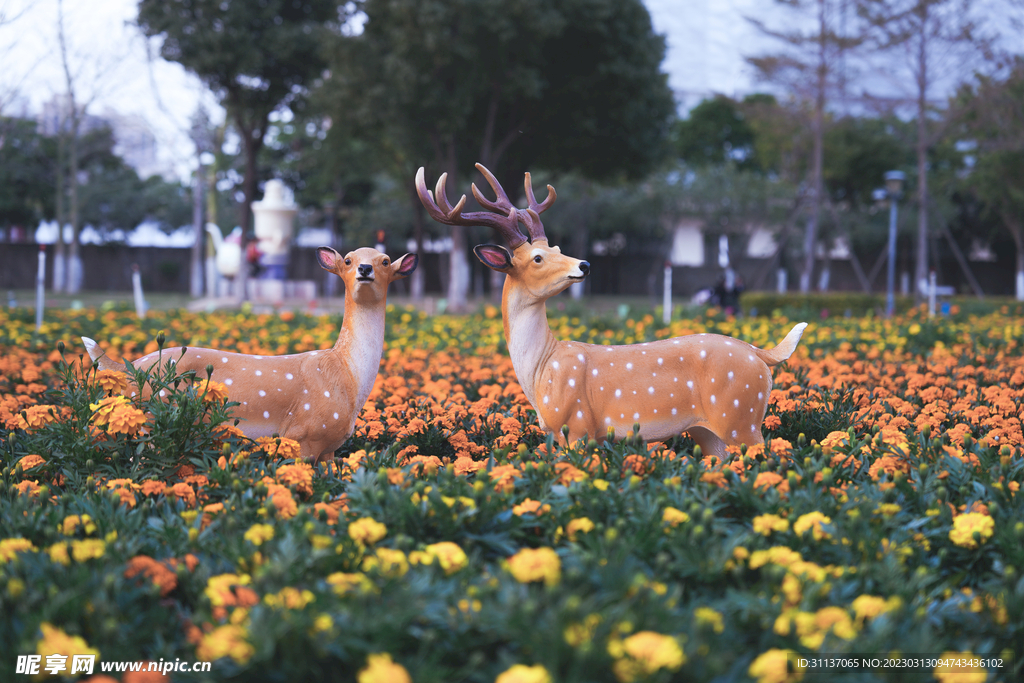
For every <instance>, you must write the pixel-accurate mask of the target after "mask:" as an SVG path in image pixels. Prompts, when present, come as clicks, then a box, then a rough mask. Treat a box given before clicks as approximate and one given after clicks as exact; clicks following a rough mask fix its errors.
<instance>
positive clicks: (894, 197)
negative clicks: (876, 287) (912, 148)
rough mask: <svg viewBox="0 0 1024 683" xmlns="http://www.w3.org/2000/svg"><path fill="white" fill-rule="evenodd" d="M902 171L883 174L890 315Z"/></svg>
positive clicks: (889, 312) (893, 305)
mask: <svg viewBox="0 0 1024 683" xmlns="http://www.w3.org/2000/svg"><path fill="white" fill-rule="evenodd" d="M905 179H906V175H905V174H904V173H903V171H887V172H886V174H885V194H886V196H887V197H888V198H889V264H888V266H889V267H888V277H887V278H886V289H885V315H886V316H887V317H890V318H891V317H892V314H893V313H894V312H895V310H896V297H895V295H894V293H893V290H894V288H895V286H896V217H897V214H898V209H897V208H896V204H897V202H898V201H899V198H900V197H901V196H902V195H903V181H904V180H905Z"/></svg>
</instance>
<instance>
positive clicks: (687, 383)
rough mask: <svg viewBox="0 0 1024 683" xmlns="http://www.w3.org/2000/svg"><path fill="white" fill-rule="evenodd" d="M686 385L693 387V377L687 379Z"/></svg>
mask: <svg viewBox="0 0 1024 683" xmlns="http://www.w3.org/2000/svg"><path fill="white" fill-rule="evenodd" d="M686 386H687V388H689V389H693V380H692V379H689V380H686Z"/></svg>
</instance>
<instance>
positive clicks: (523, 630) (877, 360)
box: [0, 308, 1024, 683]
mask: <svg viewBox="0 0 1024 683" xmlns="http://www.w3.org/2000/svg"><path fill="white" fill-rule="evenodd" d="M1016 313H1017V314H1016V315H1014V314H1013V312H1010V311H1004V312H1003V313H997V314H992V315H987V316H984V317H967V316H964V317H962V318H954V319H945V320H940V321H937V322H932V321H929V320H927V319H926V318H923V317H922V314H921V313H920V312H919V311H917V310H915V311H912V312H910V313H909V314H908V315H907V316H904V317H901V318H899V319H896V320H893V321H886V320H880V319H877V318H849V319H832V320H829V321H827V324H825V323H823V324H818V325H814V324H812V326H811V327H810V328H808V331H807V333H806V334H805V335H804V338H803V341H802V342H801V344H800V347H799V349H798V351H797V354H796V355H795V356H794V358H792V359H791V360H790V362H789V363H788V364H787V365H785V366H783V367H781V368H778V369H777V370H776V373H775V374H776V385H775V390H774V391H773V392H772V400H771V407H770V411H769V416H768V417H767V419H766V421H765V431H764V433H765V436H766V441H767V443H766V446H765V448H763V449H762V448H757V449H742V450H735V451H734V452H731V453H730V454H729V455H728V457H726V458H724V459H721V458H717V457H714V456H705V455H703V454H701V453H699V451H697V452H695V449H694V447H693V445H692V443H691V442H689V440H687V439H685V438H682V437H680V438H677V439H675V440H673V441H671V442H667V443H644V442H642V441H638V440H635V439H632V438H627V439H626V440H624V441H622V442H619V443H617V444H610V443H605V442H604V439H603V438H599V439H598V440H592V441H591V442H590V443H582V442H581V443H578V444H576V445H574V446H572V447H570V448H565V449H563V448H561V447H559V446H556V445H555V444H554V443H553V440H552V439H551V438H550V437H549V436H548V435H546V434H544V433H542V432H541V431H540V430H539V429H538V428H537V425H536V420H535V417H534V415H533V412H532V410H531V409H530V406H529V404H528V403H527V401H526V399H525V397H524V395H523V393H522V391H521V390H520V388H519V386H518V384H517V383H516V378H515V373H514V372H513V369H512V366H511V362H510V361H509V359H508V356H507V353H506V352H505V350H504V342H503V340H502V338H501V320H500V316H499V315H498V314H497V311H496V310H494V309H493V308H491V309H488V310H487V311H485V312H484V314H483V315H480V316H473V317H462V318H456V317H427V316H424V315H422V314H419V313H416V312H414V311H407V310H401V309H398V310H394V309H392V310H390V311H389V319H388V333H387V345H386V348H385V354H384V360H383V362H382V366H381V372H380V374H379V376H378V379H377V383H376V386H375V388H374V390H373V393H372V394H371V395H370V398H369V400H368V402H367V405H366V407H365V409H364V410H363V412H362V414H361V416H360V418H359V420H358V422H357V430H356V433H355V435H354V436H353V437H352V438H351V439H350V440H349V441H348V442H347V443H346V444H345V446H344V447H343V448H342V449H341V451H339V453H338V457H337V459H336V460H335V462H334V463H333V464H328V465H323V464H320V465H318V466H317V467H316V468H315V469H314V468H312V467H310V466H309V465H306V464H305V463H302V462H295V461H294V455H295V453H296V452H297V451H296V445H295V444H294V443H293V442H289V441H287V440H283V441H282V440H280V439H274V438H264V439H260V440H258V441H257V442H252V441H249V440H246V439H244V437H242V436H241V435H240V433H239V432H238V430H237V429H236V428H235V427H234V426H233V423H232V420H231V418H230V410H231V404H230V394H229V393H227V388H226V387H224V386H223V385H221V384H219V383H218V382H217V376H216V372H214V373H213V375H212V376H211V377H209V378H208V377H205V376H202V377H176V376H175V375H174V373H173V370H172V369H169V368H168V369H165V370H163V371H161V372H157V373H155V374H154V376H153V377H152V378H151V380H152V381H154V382H157V383H158V384H159V385H160V386H161V387H162V388H163V389H164V396H163V397H162V398H159V397H158V398H155V399H153V400H150V399H146V400H140V399H137V398H132V399H130V400H129V399H125V398H124V397H123V396H122V391H123V389H124V385H123V384H122V383H121V381H120V379H119V377H118V376H116V375H114V374H111V373H96V372H95V371H91V370H89V369H88V368H87V367H83V365H82V362H81V360H80V356H81V354H82V353H83V350H82V348H81V344H80V342H79V341H78V336H79V335H81V334H85V335H87V336H90V337H93V338H95V339H97V340H101V342H102V343H103V344H104V346H105V347H106V348H107V350H108V353H111V354H113V355H121V354H124V355H127V356H130V357H135V356H139V355H142V354H143V353H145V352H149V351H153V350H156V349H157V348H158V342H157V341H156V340H155V338H156V337H157V334H158V332H161V331H163V332H164V333H165V334H166V340H167V341H166V346H172V345H176V344H179V343H184V344H195V345H203V346H217V347H220V348H225V349H231V350H238V351H243V352H247V353H262V354H273V353H292V352H296V351H304V350H309V349H313V348H323V347H327V346H330V345H331V344H332V343H333V341H334V338H335V337H336V335H337V329H338V326H339V322H340V321H339V320H338V319H337V318H334V319H327V318H314V317H309V316H305V315H302V314H299V315H293V314H282V315H279V316H269V315H263V316H254V315H246V314H223V315H193V314H187V313H184V312H171V313H159V312H157V313H153V314H151V316H150V317H149V318H147V319H146V320H145V321H144V322H143V324H142V325H139V324H137V322H136V321H135V320H134V318H133V317H131V316H129V315H128V314H127V313H124V312H117V311H109V312H97V311H69V312H67V313H63V314H60V316H59V317H58V318H57V319H55V320H54V321H53V322H50V323H48V324H47V325H45V326H44V329H43V330H42V331H41V332H39V333H37V332H35V331H34V329H33V328H32V326H31V319H30V318H31V316H30V315H29V314H28V313H25V312H15V313H13V314H12V313H7V312H0V369H2V370H3V372H2V373H0V422H2V423H3V425H4V432H3V435H2V436H0V454H2V455H0V470H2V478H0V613H2V614H3V618H2V619H0V666H2V667H12V666H13V665H14V662H15V660H16V659H17V657H18V655H28V654H40V655H43V657H44V659H43V661H44V662H45V656H46V655H51V654H54V653H66V654H69V655H70V654H73V653H80V654H84V653H87V652H94V653H96V654H98V655H99V657H100V659H101V661H116V660H151V661H158V660H161V659H162V660H164V661H165V662H172V661H175V660H179V659H180V660H181V661H183V662H184V661H188V662H192V661H196V660H202V661H212V662H213V666H212V671H211V672H210V673H206V674H197V675H189V676H185V675H184V674H181V673H174V674H173V676H174V677H175V678H176V679H179V678H180V679H183V680H193V679H196V680H227V679H237V680H246V681H249V680H339V681H355V680H358V681H360V682H361V683H364V682H369V681H401V680H415V681H417V682H419V681H453V680H468V681H487V682H490V681H495V680H497V681H501V683H513V682H525V681H559V682H561V681H584V680H586V681H604V680H606V681H641V680H669V679H673V678H677V677H678V678H682V677H685V678H686V679H687V680H689V679H693V680H711V679H713V678H715V677H722V678H723V679H728V680H745V679H748V678H749V679H753V680H758V681H764V682H768V681H784V680H797V679H798V678H800V677H801V676H802V675H803V674H802V673H801V672H800V671H799V670H794V669H793V666H792V664H793V663H794V661H795V660H793V659H792V657H793V655H794V653H798V654H800V655H804V656H809V655H811V654H815V653H819V654H820V653H857V654H858V655H871V656H875V657H881V658H885V657H887V656H889V655H890V654H894V653H902V654H903V655H904V656H905V657H910V656H911V654H913V653H916V654H920V655H924V654H928V655H931V656H932V658H933V659H934V658H938V657H939V656H940V655H943V654H951V655H960V654H965V653H971V654H973V655H977V656H979V657H980V656H985V657H986V658H987V659H989V660H990V661H988V662H987V664H988V665H989V666H987V667H986V668H987V670H988V671H989V672H990V673H991V675H992V678H991V680H1007V681H1009V680H1014V679H1016V678H1019V676H1020V670H1021V666H1020V664H1019V663H1018V662H1017V661H1016V660H1014V659H1013V656H1012V653H1014V652H1021V651H1022V647H1021V646H1022V645H1024V637H1022V631H1021V624H1024V581H1022V579H1021V577H1020V574H1019V568H1020V567H1022V566H1024V544H1022V541H1024V505H1022V504H1021V502H1020V495H1019V487H1020V482H1021V480H1022V479H1024V461H1022V459H1021V447H1022V435H1021V418H1022V410H1021V399H1022V396H1024V359H1022V354H1021V339H1022V338H1024V321H1022V318H1021V317H1020V315H1019V312H1016ZM552 325H553V327H554V329H555V332H556V335H558V336H559V337H562V338H568V337H572V338H576V339H581V340H585V341H591V342H593V343H631V342H636V341H643V340H650V339H656V338H663V337H666V336H672V335H676V334H686V333H692V332H703V331H709V332H720V333H724V334H729V335H732V336H736V337H739V338H741V339H745V340H747V341H750V342H752V343H754V344H757V345H759V346H770V345H773V344H774V343H776V342H777V341H778V340H780V339H781V338H782V336H783V335H784V334H785V332H787V331H788V330H789V328H790V327H791V326H792V321H788V320H784V319H779V320H771V321H769V320H766V319H754V320H738V321H737V320H733V319H723V318H720V317H718V316H714V315H712V316H710V317H702V318H698V319H694V320H688V321H682V322H678V323H673V325H672V326H671V327H670V328H661V327H659V326H656V325H655V324H654V321H653V319H652V318H651V317H645V318H641V319H638V320H627V321H617V320H614V319H604V320H602V319H596V320H589V321H587V320H582V321H581V320H578V319H567V318H561V319H552ZM58 341H63V343H64V344H65V345H66V346H65V350H64V353H63V357H62V354H61V352H60V351H59V350H56V345H57V342H58ZM65 359H66V361H67V362H65ZM140 379H141V378H140ZM600 436H603V435H599V437H600ZM992 658H995V659H996V660H999V659H1002V660H1003V662H1004V663H1005V665H1006V666H1004V667H1003V668H1002V669H999V668H996V667H994V666H991V664H992V662H991V659H992ZM788 659H789V661H790V664H789V666H788V668H787V660H788ZM69 661H70V660H69ZM997 663H998V662H997ZM968 664H970V665H971V666H974V664H972V663H970V662H968ZM982 664H985V663H982ZM944 666H945V664H944V663H943V662H934V661H933V662H929V666H927V667H925V669H922V670H925V671H926V674H927V675H925V676H924V679H927V677H928V675H932V674H934V676H935V677H937V678H938V679H939V680H945V681H953V680H972V681H973V680H979V681H980V680H985V678H984V669H982V668H981V667H980V666H978V667H974V668H976V669H977V671H975V674H974V676H973V677H967V678H956V677H949V676H953V674H952V673H948V672H946V671H945V669H944V668H943V667H944ZM6 670H7V671H10V670H11V669H10V668H7V669H6ZM850 675H852V676H860V678H857V680H876V679H877V680H893V681H896V680H905V679H906V678H907V675H908V674H907V672H906V671H904V670H900V669H889V670H885V669H878V670H877V671H874V672H873V673H869V674H864V673H863V672H861V673H856V674H850ZM865 675H867V676H868V678H864V677H863V676H865ZM403 676H404V677H405V678H403ZM871 676H873V677H874V678H871ZM130 677H131V674H125V676H124V680H129V679H130ZM204 677H205V678H204ZM17 678H22V677H17ZM23 679H24V680H29V679H28V677H23ZM811 679H812V680H813V677H812V678H811ZM99 680H105V679H101V678H97V681H99ZM851 680H853V679H852V678H851Z"/></svg>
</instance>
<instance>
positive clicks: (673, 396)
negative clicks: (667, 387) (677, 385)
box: [668, 394, 676, 398]
mask: <svg viewBox="0 0 1024 683" xmlns="http://www.w3.org/2000/svg"><path fill="white" fill-rule="evenodd" d="M668 397H669V398H675V397H676V395H675V394H669V395H668Z"/></svg>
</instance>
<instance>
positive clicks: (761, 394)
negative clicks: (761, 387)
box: [757, 391, 764, 400]
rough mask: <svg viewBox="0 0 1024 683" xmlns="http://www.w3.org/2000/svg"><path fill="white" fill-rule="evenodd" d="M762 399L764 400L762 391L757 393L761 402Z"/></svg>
mask: <svg viewBox="0 0 1024 683" xmlns="http://www.w3.org/2000/svg"><path fill="white" fill-rule="evenodd" d="M762 398H764V392H761V391H759V392H757V399H758V400H761V399H762Z"/></svg>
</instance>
